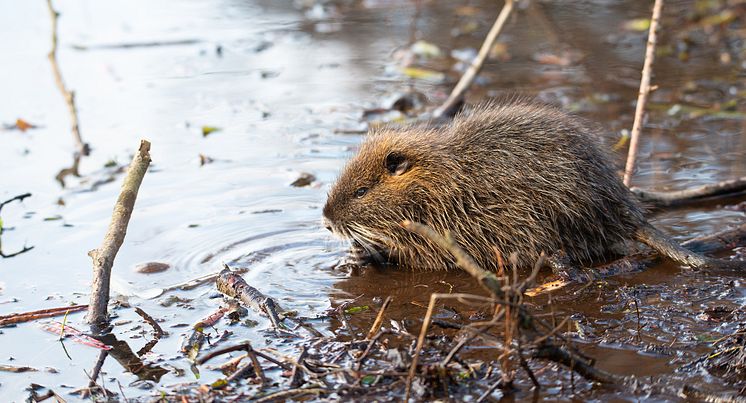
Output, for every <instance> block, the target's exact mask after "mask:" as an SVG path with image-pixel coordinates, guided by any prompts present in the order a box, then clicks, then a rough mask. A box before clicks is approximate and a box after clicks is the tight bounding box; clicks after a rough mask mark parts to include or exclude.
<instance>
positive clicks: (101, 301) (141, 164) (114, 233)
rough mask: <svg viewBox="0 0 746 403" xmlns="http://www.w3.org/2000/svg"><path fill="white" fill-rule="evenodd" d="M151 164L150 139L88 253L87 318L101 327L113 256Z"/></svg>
mask: <svg viewBox="0 0 746 403" xmlns="http://www.w3.org/2000/svg"><path fill="white" fill-rule="evenodd" d="M149 165H150V142H148V141H146V140H141V141H140V148H139V150H138V151H137V153H135V156H134V158H133V159H132V162H131V163H130V166H129V169H128V170H127V176H126V177H125V178H124V183H122V190H121V192H120V193H119V198H118V199H117V203H116V205H114V212H113V213H112V215H111V222H110V223H109V229H108V230H107V232H106V236H104V240H103V242H102V243H101V246H100V247H99V248H98V249H93V250H91V251H90V252H88V256H90V257H91V258H92V259H93V284H92V285H91V302H90V304H89V307H88V316H87V318H86V319H87V321H88V323H89V324H91V325H95V326H100V325H103V324H106V323H107V322H108V314H107V305H108V304H109V286H110V283H111V268H112V266H113V265H114V258H116V256H117V252H118V251H119V248H120V247H121V246H122V243H123V242H124V236H125V235H126V234H127V225H128V224H129V221H130V217H131V216H132V210H133V209H134V207H135V200H136V199H137V192H138V191H139V189H140V184H141V183H142V180H143V177H144V176H145V172H146V171H147V170H148V166H149Z"/></svg>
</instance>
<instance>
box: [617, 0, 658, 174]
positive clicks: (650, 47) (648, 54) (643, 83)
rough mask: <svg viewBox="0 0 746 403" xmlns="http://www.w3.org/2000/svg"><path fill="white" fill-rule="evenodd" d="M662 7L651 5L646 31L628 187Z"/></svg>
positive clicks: (626, 171)
mask: <svg viewBox="0 0 746 403" xmlns="http://www.w3.org/2000/svg"><path fill="white" fill-rule="evenodd" d="M662 8H663V0H655V5H653V17H652V18H651V20H650V31H649V32H648V43H647V46H646V49H645V62H644V63H643V67H642V79H641V80H640V92H639V94H638V96H637V106H636V107H635V121H634V123H633V124H632V134H631V138H630V143H629V151H627V165H626V166H625V168H624V184H625V185H626V186H627V187H629V185H630V183H631V181H632V173H633V172H634V170H635V160H636V159H637V149H638V144H639V143H640V133H641V132H642V125H643V123H644V122H643V121H644V120H645V105H647V103H648V95H649V94H650V75H651V73H652V71H653V62H654V61H655V45H656V42H657V36H658V21H659V20H660V16H661V9H662Z"/></svg>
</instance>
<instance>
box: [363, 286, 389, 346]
mask: <svg viewBox="0 0 746 403" xmlns="http://www.w3.org/2000/svg"><path fill="white" fill-rule="evenodd" d="M390 303H391V296H388V297H386V299H385V300H384V301H383V304H382V305H381V309H379V310H378V315H376V320H375V321H373V325H372V326H371V327H370V330H369V331H368V336H366V339H370V338H371V337H373V336H375V334H376V333H378V330H380V329H381V324H382V323H383V313H384V312H386V308H388V307H389V304H390Z"/></svg>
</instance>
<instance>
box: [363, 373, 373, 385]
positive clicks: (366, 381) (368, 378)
mask: <svg viewBox="0 0 746 403" xmlns="http://www.w3.org/2000/svg"><path fill="white" fill-rule="evenodd" d="M375 381H376V376H375V375H365V376H364V377H362V378H360V383H362V384H363V385H365V386H370V385H372V384H373V383H374V382H375Z"/></svg>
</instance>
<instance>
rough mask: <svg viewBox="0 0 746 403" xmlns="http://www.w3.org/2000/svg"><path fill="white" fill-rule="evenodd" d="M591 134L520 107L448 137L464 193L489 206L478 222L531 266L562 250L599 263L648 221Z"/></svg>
mask: <svg viewBox="0 0 746 403" xmlns="http://www.w3.org/2000/svg"><path fill="white" fill-rule="evenodd" d="M589 126H590V125H589V124H588V123H586V122H584V121H582V120H580V119H578V118H575V117H572V116H570V115H568V114H566V113H564V112H561V111H559V110H557V109H554V108H552V107H547V106H543V105H537V104H531V103H512V104H507V105H490V104H486V105H483V106H479V107H477V108H475V109H474V110H473V111H472V112H469V113H467V114H464V115H462V116H459V117H458V118H456V119H455V120H454V122H453V124H452V125H451V126H450V127H449V128H448V129H447V133H446V134H447V138H448V139H449V142H450V144H451V148H452V150H453V151H454V153H453V156H454V158H455V159H456V160H457V161H458V164H456V165H457V166H459V167H461V169H462V172H461V173H460V175H459V176H460V177H461V178H463V179H462V180H463V182H462V183H463V185H462V186H463V187H464V188H467V189H470V190H471V191H472V192H473V194H474V196H473V197H474V199H475V200H478V201H479V202H478V204H479V205H480V206H481V211H480V214H476V215H474V218H479V221H480V222H484V223H485V224H482V225H486V226H489V227H490V232H491V233H492V234H493V236H494V240H493V241H494V242H496V243H499V244H502V245H505V246H506V247H507V249H509V250H512V251H515V252H517V253H518V254H519V256H521V257H522V259H521V260H522V261H523V263H524V264H530V263H531V261H532V260H535V259H536V258H538V253H540V252H541V251H542V250H543V251H545V252H548V253H550V252H552V251H553V250H556V249H564V250H565V252H566V253H567V254H568V255H569V256H570V257H571V258H572V259H573V260H575V261H577V262H579V263H586V264H587V263H591V262H594V261H598V260H600V259H603V258H604V256H606V257H608V255H609V253H610V252H613V251H614V248H616V247H618V246H619V245H620V244H623V243H624V242H625V241H626V240H628V239H629V237H630V234H632V233H633V232H634V230H635V229H636V228H637V226H639V225H640V223H641V222H643V221H644V218H643V215H642V211H641V209H640V207H639V205H638V204H637V202H636V200H635V199H634V198H633V196H632V194H631V193H630V192H629V190H628V189H627V188H626V186H624V184H623V183H622V182H621V180H620V179H619V177H618V175H617V174H616V172H615V170H614V168H613V165H612V162H611V158H610V157H609V155H608V154H607V153H606V152H605V151H604V149H603V148H602V147H601V145H600V143H599V139H598V137H597V136H596V135H595V133H593V132H592V130H591V128H590V127H589ZM479 216H483V217H479Z"/></svg>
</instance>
